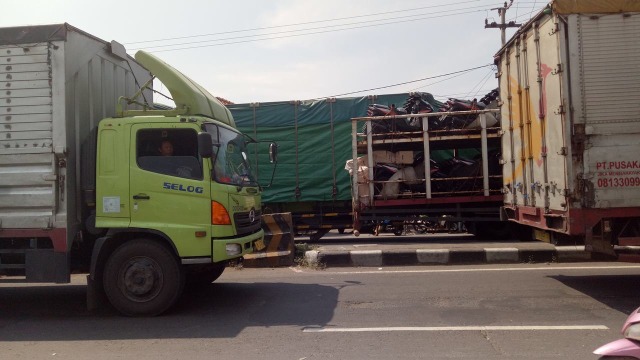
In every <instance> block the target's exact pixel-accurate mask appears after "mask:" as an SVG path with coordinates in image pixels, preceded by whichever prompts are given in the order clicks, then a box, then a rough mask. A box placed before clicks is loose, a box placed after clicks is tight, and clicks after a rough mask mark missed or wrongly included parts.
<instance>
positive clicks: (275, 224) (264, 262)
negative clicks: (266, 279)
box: [243, 213, 295, 267]
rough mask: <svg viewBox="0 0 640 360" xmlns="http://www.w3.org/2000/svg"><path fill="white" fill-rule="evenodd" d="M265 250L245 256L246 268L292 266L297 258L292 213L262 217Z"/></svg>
mask: <svg viewBox="0 0 640 360" xmlns="http://www.w3.org/2000/svg"><path fill="white" fill-rule="evenodd" d="M262 229H263V230H264V244H265V248H264V249H263V250H261V251H255V252H253V253H252V254H249V255H245V256H244V262H243V264H244V266H246V267H274V266H291V265H293V260H294V257H295V246H294V243H293V221H292V220H291V213H277V214H264V215H262Z"/></svg>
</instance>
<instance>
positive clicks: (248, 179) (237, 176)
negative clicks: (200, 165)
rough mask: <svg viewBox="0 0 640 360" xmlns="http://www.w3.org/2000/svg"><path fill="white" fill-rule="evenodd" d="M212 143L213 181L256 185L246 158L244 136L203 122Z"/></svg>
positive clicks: (238, 184)
mask: <svg viewBox="0 0 640 360" xmlns="http://www.w3.org/2000/svg"><path fill="white" fill-rule="evenodd" d="M204 127H205V131H206V132H207V133H209V134H210V135H211V138H212V140H213V143H214V144H216V143H217V144H219V146H218V145H215V146H214V149H213V153H214V157H213V158H212V160H213V164H214V166H213V174H214V179H215V181H217V182H219V183H223V184H230V185H237V186H256V185H257V184H258V183H257V181H256V176H255V174H253V171H252V170H251V166H250V165H249V161H248V160H247V159H248V157H247V146H246V143H245V137H244V136H243V135H242V134H241V133H239V132H237V131H234V130H230V129H227V128H224V127H221V126H217V125H214V124H205V126H204Z"/></svg>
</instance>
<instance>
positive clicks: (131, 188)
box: [0, 24, 276, 316]
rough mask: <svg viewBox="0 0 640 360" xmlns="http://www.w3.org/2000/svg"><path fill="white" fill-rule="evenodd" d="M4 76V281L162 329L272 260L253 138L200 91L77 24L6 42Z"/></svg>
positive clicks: (23, 33) (23, 31) (17, 33)
mask: <svg viewBox="0 0 640 360" xmlns="http://www.w3.org/2000/svg"><path fill="white" fill-rule="evenodd" d="M0 64H1V66H2V70H0V72H1V73H2V74H1V75H2V76H1V80H0V85H2V89H3V93H2V95H0V97H1V100H2V102H1V104H0V113H1V114H2V119H1V120H0V123H2V125H3V127H2V130H0V139H1V140H0V188H1V189H2V191H1V192H0V224H1V226H0V276H2V274H4V275H16V276H24V280H25V281H26V282H56V283H68V282H69V281H70V274H71V273H72V272H74V271H83V270H87V271H88V273H89V275H88V277H87V278H88V293H87V294H88V296H87V299H88V302H89V304H88V305H89V306H90V307H93V306H95V305H96V304H98V303H100V302H99V301H98V300H99V299H100V298H101V294H103V293H104V294H106V298H108V300H109V302H110V303H111V304H112V305H113V306H114V307H115V308H116V309H117V310H118V311H120V312H121V313H122V314H125V315H133V316H138V315H157V314H160V313H162V312H164V311H165V310H167V309H168V308H169V307H171V306H172V305H173V304H174V303H175V302H176V300H177V299H178V298H179V296H180V294H181V292H182V289H183V287H184V286H185V283H186V284H196V285H197V284H203V283H210V282H211V281H213V280H215V279H216V278H217V277H219V276H220V274H221V273H222V271H223V270H224V268H225V265H226V263H227V262H228V261H229V260H233V259H239V258H241V257H242V256H243V255H246V254H248V253H251V252H253V251H254V249H261V248H263V247H264V244H263V236H264V232H263V230H262V229H261V208H262V206H261V189H260V186H259V184H258V183H257V178H256V177H255V175H254V173H253V172H252V169H251V166H250V164H249V163H248V162H247V161H246V159H247V147H246V146H247V145H246V144H247V143H248V142H250V141H249V138H248V137H246V136H245V135H243V134H242V133H240V132H239V131H238V130H237V129H236V127H235V123H234V120H233V117H232V115H231V113H230V112H229V111H228V110H227V109H226V108H225V107H224V106H223V105H222V104H221V103H220V102H219V101H218V100H217V99H216V98H215V97H214V96H212V95H211V94H209V93H208V92H207V91H206V90H205V89H204V88H202V87H200V86H199V85H198V84H196V83H195V82H194V81H193V80H191V79H189V78H188V77H186V76H184V75H183V74H181V73H180V72H179V71H177V70H175V69H174V68H172V67H171V66H169V65H167V64H166V63H164V62H163V61H161V60H160V59H158V58H156V57H154V56H153V55H150V54H148V53H145V52H142V51H140V52H138V53H137V54H136V56H135V60H134V59H133V58H131V57H129V56H128V55H127V54H126V52H125V50H124V47H123V46H122V45H120V44H118V43H117V42H115V41H112V42H110V43H108V42H105V41H103V40H100V39H98V38H96V37H94V36H92V35H90V34H87V33H85V32H83V31H81V30H79V29H77V28H74V27H72V26H70V25H68V24H62V25H47V26H34V27H19V28H3V29H0ZM155 78H157V79H158V80H160V81H161V82H162V83H163V84H164V85H165V86H166V87H167V89H168V90H169V92H170V93H171V97H172V98H173V101H174V102H175V105H176V107H175V108H170V109H169V108H165V109H162V110H157V107H156V106H154V105H153V104H152V103H151V102H150V100H151V98H152V84H153V80H154V79H155ZM4 89H11V90H6V91H5V90H4ZM116 104H117V106H116ZM275 148H276V147H275V146H271V147H270V149H273V151H272V152H271V160H273V161H275Z"/></svg>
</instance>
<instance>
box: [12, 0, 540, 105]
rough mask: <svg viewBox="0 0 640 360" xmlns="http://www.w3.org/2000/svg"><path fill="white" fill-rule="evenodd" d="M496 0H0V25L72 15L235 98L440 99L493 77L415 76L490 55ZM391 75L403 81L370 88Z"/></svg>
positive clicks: (515, 14)
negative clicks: (418, 94) (408, 95)
mask: <svg viewBox="0 0 640 360" xmlns="http://www.w3.org/2000/svg"><path fill="white" fill-rule="evenodd" d="M503 3H504V1H497V0H421V1H418V0H396V1H383V0H341V1H338V0H297V1H294V0H271V1H269V0H245V1H233V2H232V1H222V0H210V1H204V0H183V1H175V0H174V1H167V0H155V1H121V0H109V1H95V0H65V1H61V0H60V1H56V0H0V8H1V11H0V26H2V27H8V26H24V25H41V24H57V23H64V22H67V23H69V24H71V25H73V26H75V27H77V28H79V29H81V30H83V31H86V32H88V33H90V34H92V35H94V36H97V37H99V38H101V39H103V40H106V41H111V40H116V41H118V42H120V43H122V44H124V45H125V47H126V49H127V52H128V53H129V54H131V55H133V54H134V53H135V51H136V50H137V49H145V50H147V51H150V52H152V53H154V54H155V55H156V56H159V57H160V58H162V59H163V60H165V61H166V62H168V63H169V64H171V65H173V66H174V67H175V68H177V69H178V70H180V71H182V72H183V73H185V74H186V75H187V76H189V77H191V78H192V79H193V80H195V81H197V82H198V83H200V84H201V85H203V86H204V87H205V88H206V89H208V90H209V91H210V92H211V93H212V94H214V95H216V96H220V97H223V98H226V99H228V100H231V101H233V102H235V103H247V102H268V101H285V100H307V99H316V98H324V97H329V96H334V95H340V94H345V93H353V94H349V95H344V96H364V95H372V94H390V93H402V92H409V91H424V92H429V93H432V94H434V95H435V96H436V98H437V99H438V100H440V101H443V100H446V98H447V97H458V98H463V99H471V98H473V97H481V96H483V95H484V94H485V93H487V92H488V91H489V90H491V89H492V88H495V87H497V79H496V78H495V76H494V73H495V69H492V68H491V67H483V68H480V69H477V70H473V71H469V72H465V73H457V74H454V75H450V76H446V77H438V78H434V79H430V80H424V81H418V82H411V81H414V80H419V79H425V78H429V77H434V76H439V75H443V74H449V73H454V72H459V71H461V70H465V69H470V68H475V67H479V66H483V65H487V64H491V63H493V55H494V54H495V53H496V52H497V51H498V49H499V47H500V31H499V30H498V29H485V28H484V23H485V19H486V18H488V19H489V22H491V21H496V22H499V21H500V17H499V16H498V12H497V11H495V10H493V11H492V10H490V9H491V8H496V7H500V6H502V4H503ZM545 5H546V1H534V0H525V1H519V0H514V3H513V5H512V6H511V8H510V9H509V10H508V11H507V16H506V18H507V21H509V20H514V19H515V20H516V21H517V22H520V23H524V22H526V21H527V20H529V18H530V17H531V16H533V15H535V14H536V13H537V12H538V11H539V10H540V9H542V8H543V7H544V6H545ZM513 32H514V31H513V30H511V31H508V32H507V39H508V38H509V37H510V36H511V35H512V34H513ZM204 35H206V36H204ZM171 38H180V39H175V40H166V39H171ZM266 38H271V39H269V40H265V39H266ZM155 40H162V41H155ZM167 45H170V46H167ZM154 46H162V47H154ZM177 48H180V49H181V50H175V49H177ZM167 50H170V51H167ZM407 82H411V83H407ZM398 83H406V84H403V85H398V86H394V87H388V88H384V89H377V90H369V89H373V88H379V87H384V86H389V85H393V84H398Z"/></svg>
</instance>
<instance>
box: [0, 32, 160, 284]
mask: <svg viewBox="0 0 640 360" xmlns="http://www.w3.org/2000/svg"><path fill="white" fill-rule="evenodd" d="M150 79H151V74H150V73H149V71H148V70H146V69H145V68H144V67H142V66H141V65H140V64H138V63H137V62H136V61H135V60H134V59H133V58H131V57H129V56H128V55H127V54H126V52H125V49H124V47H123V46H122V45H120V44H119V43H117V42H115V41H112V42H106V41H103V40H100V39H98V38H96V37H95V36H93V35H90V34H88V33H86V32H83V31H81V30H79V29H77V28H75V27H73V26H71V25H69V24H57V25H43V26H24V27H12V28H2V29H0V272H2V271H7V270H9V271H15V272H17V273H21V272H24V271H25V270H26V279H27V281H31V282H33V281H42V282H45V281H55V282H59V283H65V282H68V281H69V271H70V266H69V265H68V264H69V263H70V261H71V258H70V254H71V249H72V247H74V248H76V249H77V248H78V247H82V246H83V238H82V232H81V231H80V230H81V229H87V230H88V231H89V232H91V231H95V227H94V225H95V211H92V208H94V203H95V174H94V172H95V163H94V160H95V146H86V149H84V148H83V143H86V142H87V141H90V140H87V139H88V138H91V137H92V136H91V132H92V130H95V129H96V128H97V125H98V122H99V121H100V120H101V119H104V118H108V117H112V116H114V115H115V110H116V106H115V104H116V103H117V102H118V98H119V97H120V96H126V97H132V96H133V95H134V94H135V93H136V91H138V89H139V88H140V86H141V85H142V84H144V83H146V82H147V81H148V80H150ZM136 81H137V83H136ZM145 96H146V98H147V99H149V100H151V99H152V98H151V96H152V94H151V91H150V90H146V91H145ZM93 139H94V140H95V136H93ZM81 149H82V151H81ZM83 159H84V160H83ZM82 161H86V163H87V165H88V166H86V167H84V168H83V167H82V166H81V162H82ZM81 170H82V171H83V172H82V173H81ZM86 212H92V213H91V214H88V213H87V214H85V213H86ZM86 251H87V252H88V254H84V255H86V256H84V258H83V259H79V261H88V260H89V259H90V258H91V253H90V251H91V248H90V247H89V246H87V248H86Z"/></svg>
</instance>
